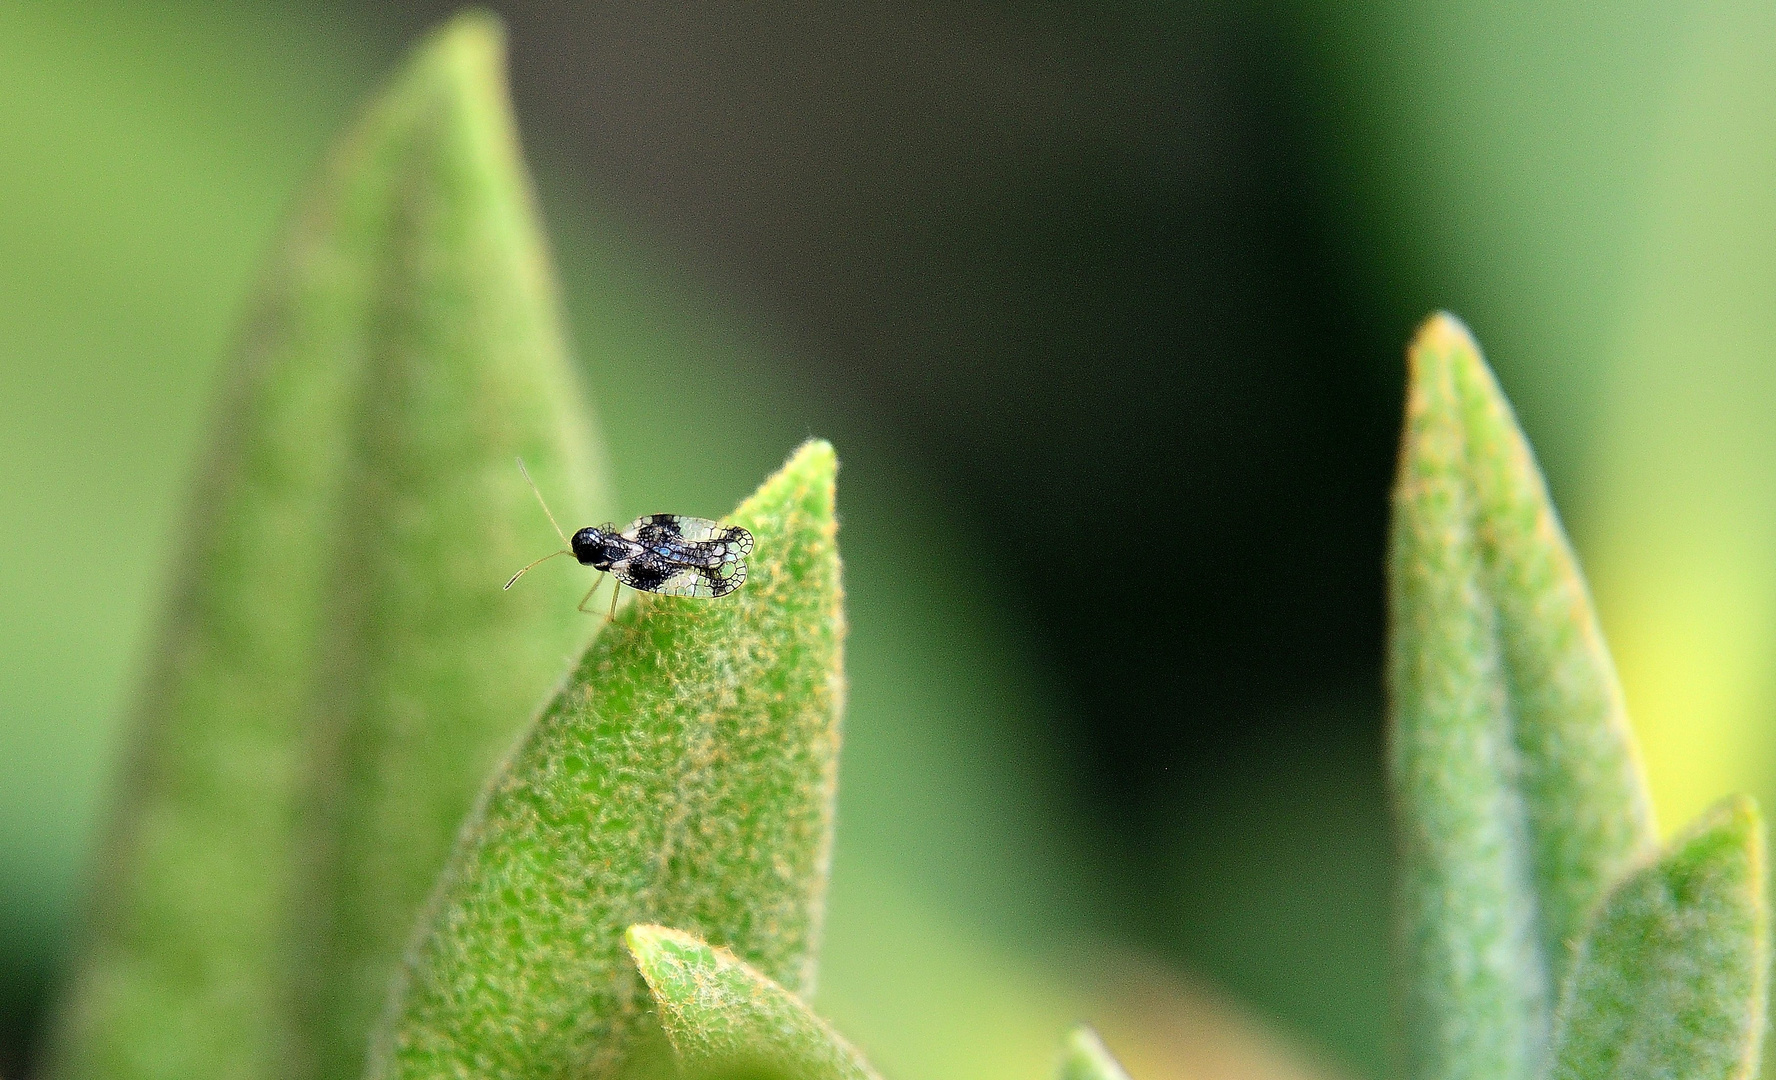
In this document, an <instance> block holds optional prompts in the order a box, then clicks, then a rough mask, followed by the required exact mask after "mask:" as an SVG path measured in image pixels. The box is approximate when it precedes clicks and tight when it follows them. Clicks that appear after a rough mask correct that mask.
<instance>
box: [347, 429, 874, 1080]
mask: <svg viewBox="0 0 1776 1080" xmlns="http://www.w3.org/2000/svg"><path fill="white" fill-rule="evenodd" d="M836 470H837V461H836V459H835V458H834V456H833V452H832V448H831V447H830V446H828V445H827V444H826V443H823V442H812V443H808V444H807V445H805V446H803V447H802V448H801V449H800V450H799V451H797V452H796V454H795V455H794V456H793V457H791V458H790V460H789V462H788V463H787V464H786V465H784V467H783V469H782V470H781V471H779V472H778V473H777V474H776V475H774V476H772V477H771V478H770V479H769V480H767V481H766V482H765V484H764V485H763V486H762V487H761V488H759V490H758V492H757V493H756V494H754V495H753V496H752V497H751V498H749V499H748V500H746V502H744V503H743V504H741V506H740V508H739V509H738V510H737V511H736V512H735V513H734V515H733V518H732V520H733V521H734V522H735V523H737V524H740V525H743V526H745V527H746V528H748V529H750V530H752V533H753V535H754V537H755V546H754V548H753V552H752V556H751V559H750V560H749V561H750V571H749V577H748V579H747V582H746V584H745V586H744V587H743V588H741V589H740V590H739V591H738V592H735V593H733V594H732V595H730V596H728V597H725V598H722V599H719V600H689V599H679V598H675V597H659V596H650V595H643V596H641V597H639V601H638V602H637V603H635V604H633V605H631V606H630V607H627V608H625V609H624V610H623V611H622V612H621V613H620V614H619V615H618V617H617V620H616V622H615V623H614V624H612V625H611V626H610V627H608V628H607V629H606V630H605V632H604V633H603V634H601V635H600V636H599V638H598V640H597V642H596V643H595V644H594V645H593V646H592V648H591V649H590V650H589V651H588V652H587V654H586V657H585V659H584V660H583V661H581V663H580V666H579V668H578V670H577V671H575V673H574V674H573V676H572V678H571V679H570V680H569V682H568V684H567V686H566V687H565V688H564V689H563V690H562V692H561V693H560V695H559V696H558V697H557V698H556V699H555V701H554V703H553V704H551V705H550V706H549V707H548V709H546V710H545V711H544V713H543V715H542V717H541V718H540V719H539V720H538V722H537V724H536V726H535V727H534V728H533V729H532V730H531V732H530V734H529V735H528V736H527V737H526V738H525V740H524V742H523V743H522V745H521V746H520V747H519V749H518V750H517V752H516V754H515V755H514V756H513V757H512V759H511V760H510V761H509V762H508V764H507V765H506V767H505V769H504V770H503V771H502V772H501V773H500V775H499V776H497V777H496V778H495V779H494V781H493V783H492V785H491V786H490V788H489V789H488V791H487V793H486V794H485V796H484V797H483V802H482V805H481V808H480V810H479V812H478V814H477V815H476V817H475V818H474V819H473V820H472V821H471V822H470V823H469V825H468V826H467V828H466V830H465V832H464V835H463V837H462V839H461V841H460V842H459V844H458V847H457V850H456V853H455V855H454V856H453V857H452V859H451V863H450V867H449V869H448V870H447V872H446V875H445V877H444V879H443V881H442V883H441V885H440V891H439V893H438V895H437V896H436V898H435V901H434V903H433V906H432V910H431V914H430V917H429V920H428V922H427V923H426V925H425V926H424V927H423V928H422V930H421V934H420V936H419V937H418V939H417V940H416V941H415V943H414V946H413V950H412V953H411V957H412V959H411V962H410V965H409V968H408V971H407V974H406V981H405V983H404V985H403V987H402V989H401V992H400V995H399V997H398V999H397V1001H396V1003H395V1007H394V1009H393V1011H392V1013H391V1015H390V1016H389V1018H388V1026H387V1029H386V1031H385V1032H384V1035H383V1036H382V1037H381V1038H380V1039H379V1040H378V1047H377V1050H376V1052H375V1054H374V1065H373V1070H372V1075H373V1076H378V1077H395V1076H400V1077H428V1078H429V1077H434V1076H450V1075H474V1076H479V1077H488V1078H495V1077H511V1078H518V1077H543V1076H565V1075H568V1074H570V1073H571V1074H572V1075H575V1076H578V1077H588V1078H599V1077H606V1076H612V1075H615V1073H616V1071H617V1070H618V1069H619V1068H620V1067H621V1066H622V1064H623V1063H624V1061H625V1060H626V1059H627V1058H628V1057H630V1056H631V1054H632V1052H633V1050H634V1047H635V1045H636V1043H635V1039H636V1037H637V1036H638V1034H640V1033H642V1032H643V1031H644V1030H645V1028H646V1025H647V1023H648V1022H649V1021H648V1011H647V1010H646V1008H645V1000H646V998H645V994H644V993H643V992H642V990H641V987H640V985H639V984H638V982H637V978H638V977H637V975H636V972H635V967H634V965H633V964H632V963H631V962H630V961H629V959H628V957H627V956H626V955H625V953H624V949H623V940H622V939H623V932H624V931H625V930H626V929H627V928H628V927H630V926H632V925H634V924H636V923H643V922H652V923H669V924H671V925H675V926H682V927H685V928H687V929H689V930H692V931H694V932H695V933H697V934H699V935H701V936H702V937H704V938H706V939H707V940H710V941H714V942H717V943H720V944H723V945H725V946H727V947H728V948H731V949H733V950H734V952H735V953H736V954H738V955H739V956H740V957H741V958H742V959H744V960H745V961H746V962H747V963H749V964H752V965H753V966H754V967H757V968H758V969H759V970H760V971H762V972H764V973H765V974H766V975H767V976H769V977H770V978H773V979H775V980H777V981H778V982H780V983H782V984H783V985H785V986H787V987H789V988H790V989H791V990H792V991H794V992H798V993H806V992H807V991H808V990H809V989H810V988H811V985H812V982H813V974H814V949H815V945H816V941H817V938H818V933H819V927H820V914H821V903H822V899H823V897H824V895H825V888H826V876H827V869H828V865H829V860H830V851H831V845H832V814H833V795H834V784H835V782H836V769H837V763H838V740H839V726H838V725H839V711H840V706H841V702H842V699H843V691H844V675H843V667H842V654H841V644H842V639H843V636H844V616H843V612H842V605H841V599H842V598H841V593H840V587H839V557H838V547H837V543H836V522H835V519H834V517H833V480H834V476H835V473H836Z"/></svg>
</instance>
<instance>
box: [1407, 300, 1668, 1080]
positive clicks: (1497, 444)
mask: <svg viewBox="0 0 1776 1080" xmlns="http://www.w3.org/2000/svg"><path fill="white" fill-rule="evenodd" d="M1409 361H1410V364H1409V375H1408V387H1407V406H1406V425H1405V435H1404V438H1403V440H1402V445H1401V451H1400V466H1399V475H1398V480H1397V484H1396V487H1395V490H1394V505H1393V530H1392V537H1391V551H1390V555H1389V565H1388V579H1389V606H1390V620H1391V626H1390V641H1389V661H1388V678H1389V690H1390V709H1391V717H1390V735H1389V743H1390V745H1389V755H1390V761H1389V764H1390V772H1391V782H1392V786H1393V791H1394V809H1395V818H1396V827H1397V830H1398V834H1399V845H1400V859H1399V863H1400V874H1401V879H1400V887H1399V894H1398V895H1399V900H1400V936H1401V950H1402V954H1401V964H1400V975H1401V979H1402V982H1403V986H1402V991H1403V1001H1404V1010H1403V1017H1402V1020H1403V1023H1404V1032H1403V1035H1404V1041H1405V1047H1406V1064H1407V1075H1408V1077H1409V1078H1410V1080H1467V1078H1474V1080H1482V1078H1484V1080H1527V1078H1529V1077H1533V1076H1538V1075H1540V1074H1541V1073H1542V1071H1543V1070H1545V1068H1546V1065H1547V1060H1548V1058H1547V1054H1548V1039H1549V1032H1550V1029H1551V1025H1552V1018H1553V1011H1554V999H1555V993H1554V988H1555V987H1557V986H1559V985H1560V983H1561V980H1562V978H1563V977H1564V974H1565V970H1566V968H1567V966H1568V964H1569V963H1570V959H1569V957H1570V944H1569V943H1570V942H1572V941H1573V940H1575V939H1576V938H1577V937H1578V935H1579V933H1580V931H1581V930H1582V928H1583V925H1584V920H1585V917H1586V916H1587V914H1588V913H1589V911H1590V909H1591V908H1592V907H1593V906H1594V905H1595V904H1596V903H1597V902H1598V901H1599V900H1601V899H1602V897H1603V894H1604V892H1605V891H1606V890H1607V889H1608V888H1609V887H1610V886H1611V885H1612V884H1613V883H1614V882H1615V881H1616V879H1617V878H1618V877H1619V876H1620V875H1621V874H1622V873H1623V872H1625V871H1626V870H1627V869H1628V867H1630V866H1631V865H1633V864H1635V863H1636V862H1638V861H1640V860H1642V859H1644V858H1645V857H1646V856H1647V855H1648V854H1649V853H1650V852H1651V850H1652V849H1653V845H1654V843H1655V833H1654V826H1653V818H1652V812H1651V809H1650V807H1649V805H1648V800H1647V796H1646V793H1645V790H1644V784H1643V782H1642V780H1641V776H1640V770H1639V765H1638V762H1637V760H1636V757H1635V751H1634V747H1633V740H1632V737H1631V735H1630V732H1629V729H1628V724H1627V720H1626V717H1625V715H1624V712H1623V708H1622V700H1621V693H1620V691H1619V690H1618V688H1617V684H1616V679H1615V674H1614V671H1613V669H1612V667H1611V664H1610V660H1609V656H1608V653H1607V651H1606V650H1605V648H1604V645H1603V641H1602V638H1601V636H1600V634H1599V632H1598V628H1597V621H1596V617H1595V615H1594V614H1593V612H1592V608H1591V602H1590V598H1589V596H1588V594H1587V592H1586V589H1585V584H1584V581H1583V579H1582V578H1581V577H1580V574H1579V570H1578V567H1577V565H1576V563H1575V561H1574V559H1573V555H1572V552H1571V550H1570V548H1569V547H1568V545H1567V542H1566V538H1565V536H1564V534H1563V533H1562V531H1561V528H1560V524H1559V521H1558V520H1557V518H1556V517H1555V514H1554V509H1553V507H1552V505H1551V504H1550V502H1549V499H1548V493H1547V490H1546V488H1545V487H1544V485H1543V483H1542V479H1541V475H1540V473H1539V471H1538V470H1537V468H1536V465H1535V461H1534V459H1533V457H1532V455H1531V454H1530V450H1529V446H1528V444H1527V443H1526V442H1525V441H1524V438H1523V435H1522V433H1521V432H1520V431H1519V430H1518V427H1517V424H1516V421H1515V419H1514V418H1513V416H1512V414H1511V409H1510V407H1509V406H1508V405H1507V404H1506V403H1505V400H1504V396H1503V395H1502V394H1501V393H1500V392H1499V388H1498V385H1497V384H1496V383H1495V382H1494V381H1493V378H1492V374H1491V372H1489V371H1488V370H1487V368H1486V365H1485V363H1484V362H1483V361H1482V360H1481V358H1480V353H1479V350H1478V348H1477V347H1476V346H1475V345H1474V342H1473V339H1472V338H1470V337H1469V336H1468V333H1467V330H1466V329H1465V328H1464V327H1463V326H1462V325H1461V324H1460V323H1459V322H1457V321H1456V320H1455V319H1453V318H1451V317H1450V316H1448V315H1438V316H1435V317H1434V318H1432V319H1431V320H1430V321H1429V322H1428V323H1426V325H1425V326H1424V328H1423V329H1422V330H1421V331H1420V332H1419V334H1418V336H1417V338H1416V340H1414V342H1413V343H1412V347H1411V349H1410V354H1409Z"/></svg>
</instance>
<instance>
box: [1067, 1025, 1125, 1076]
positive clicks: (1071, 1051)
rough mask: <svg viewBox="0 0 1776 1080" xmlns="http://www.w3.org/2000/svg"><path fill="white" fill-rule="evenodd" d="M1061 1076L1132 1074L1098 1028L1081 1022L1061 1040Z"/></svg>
mask: <svg viewBox="0 0 1776 1080" xmlns="http://www.w3.org/2000/svg"><path fill="white" fill-rule="evenodd" d="M1060 1080H1129V1075H1128V1073H1127V1072H1126V1071H1125V1070H1124V1069H1123V1067H1122V1063H1121V1062H1120V1061H1117V1060H1116V1058H1115V1057H1114V1056H1113V1055H1112V1054H1111V1053H1110V1048H1109V1047H1107V1046H1105V1045H1104V1040H1103V1039H1101V1038H1099V1037H1098V1033H1097V1031H1096V1030H1095V1029H1093V1028H1092V1026H1091V1025H1090V1024H1080V1025H1079V1026H1078V1027H1076V1028H1074V1029H1073V1030H1072V1031H1069V1032H1067V1038H1066V1039H1065V1040H1064V1041H1063V1042H1062V1043H1061V1068H1060Z"/></svg>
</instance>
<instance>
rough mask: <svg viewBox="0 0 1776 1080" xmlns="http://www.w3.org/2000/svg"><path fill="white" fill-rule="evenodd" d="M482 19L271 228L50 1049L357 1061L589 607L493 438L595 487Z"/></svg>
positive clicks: (416, 63)
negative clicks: (271, 249)
mask: <svg viewBox="0 0 1776 1080" xmlns="http://www.w3.org/2000/svg"><path fill="white" fill-rule="evenodd" d="M500 64H501V45H500V34H499V31H498V29H497V27H495V26H493V25H491V24H490V23H489V22H488V21H487V20H485V19H482V18H467V19H461V20H458V21H456V22H454V23H452V24H451V25H450V26H449V27H448V28H447V29H446V30H444V31H443V32H442V33H440V34H439V35H438V36H436V37H435V38H433V39H432V40H431V41H430V42H428V43H427V44H425V45H424V46H423V47H422V48H420V49H419V50H418V52H417V54H416V55H415V57H414V58H413V60H412V61H411V62H410V63H409V65H408V66H407V68H406V70H405V71H403V72H402V73H401V74H400V75H399V76H398V77H397V78H396V79H395V80H394V81H393V82H392V84H391V85H390V86H389V87H388V88H387V89H386V90H385V91H384V92H383V93H382V94H381V95H380V96H379V97H378V98H377V99H376V100H375V101H374V102H373V103H372V105H371V106H370V107H369V108H368V109H367V111H366V112H365V113H364V115H363V116H362V118H361V119H360V120H359V121H358V123H357V124H356V125H355V127H354V128H353V129H352V130H351V131H350V132H349V133H348V134H347V135H346V136H345V137H344V138H343V139H342V140H341V142H340V143H339V144H338V145H337V147H336V148H335V149H334V150H333V152H332V154H331V155H330V157H329V159H328V161H327V163H326V165H325V167H324V168H323V170H322V172H321V174H320V176H319V177H318V179H317V181H316V183H315V187H314V189H313V190H312V191H311V192H310V193H309V194H308V196H307V197H306V198H305V199H304V200H303V201H302V203H301V205H300V207H299V209H298V212H297V213H296V215H295V217H294V220H293V221H292V223H291V226H290V228H289V230H288V232H287V235H286V236H285V238H284V240H283V243H282V246H281V247H280V249H279V250H278V251H277V253H276V254H275V256H274V258H273V259H272V261H271V265H270V267H269V272H268V273H267V275H266V277H265V280H264V282H263V284H262V287H261V290H260V294H259V298H258V300H257V302H256V303H255V305H254V309H253V312H252V315H251V318H250V319H249V320H248V322H247V325H246V328H245V332H244V333H243V334H242V336H241V339H240V344H239V349H238V356H237V359H236V363H235V365H234V384H233V387H232V389H231V391H230V392H229V393H228V394H227V396H226V398H225V400H224V402H223V404H222V412H221V415H220V431H219V435H218V439H217V443H216V446H215V448H214V449H213V451H212V452H211V454H210V458H209V463H208V467H207V469H206V470H205V472H204V474H203V478H202V483H201V486H200V487H199V489H198V491H197V508H196V510H197V513H196V520H195V522H194V525H193V528H192V531H191V539H190V540H189V542H188V546H187V552H186V558H185V571H184V575H183V580H182V584H181V585H180V587H179V589H178V592H177V594H176V596H175V598H174V601H173V604H172V610H171V619H170V622H169V624H168V625H167V626H166V627H165V629H164V630H163V633H162V635H161V648H160V652H159V655H158V659H157V663H156V665H155V667H154V670H153V676H152V679H151V680H150V684H149V688H148V693H147V695H146V699H145V702H144V705H143V707H142V709H141V715H140V717H139V733H138V735H137V738H136V744H135V747H134V754H133V757H132V760H131V762H130V765H129V776H128V784H127V787H126V789H125V792H124V794H123V797H122V798H121V799H120V801H119V802H118V804H117V806H116V807H115V812H114V816H113V823H112V826H111V837H110V841H109V845H108V847H107V849H106V851H105V853H104V857H103V859H102V860H101V862H100V864H99V870H100V882H99V885H98V888H97V894H96V895H97V903H96V904H95V905H94V908H93V911H92V920H91V928H90V930H89V932H88V935H87V940H86V945H85V948H84V949H83V951H82V955H81V957H80V959H79V961H78V964H77V967H76V969H75V973H74V978H73V982H72V985H71V986H70V987H69V989H68V991H67V993H66V994H65V1000H64V1002H63V1008H62V1014H61V1018H60V1023H59V1025H58V1031H57V1035H56V1038H55V1040H54V1046H53V1049H52V1054H51V1059H52V1063H51V1066H50V1068H49V1071H48V1075H50V1076H52V1077H58V1078H68V1080H72V1078H86V1077H92V1078H100V1077H103V1078H124V1080H128V1078H136V1077H143V1078H147V1077H153V1078H162V1077H164V1078H167V1080H173V1078H178V1080H201V1078H203V1077H218V1078H220V1077H227V1078H229V1080H251V1078H254V1077H269V1076H273V1075H275V1076H278V1077H280V1078H291V1077H307V1076H327V1077H345V1076H355V1075H358V1074H360V1073H361V1071H362V1068H363V1060H364V1052H365V1048H366V1046H367V1044H368V1038H369V1033H370V1030H371V1028H372V1027H373V1025H374V1023H375V1020H376V1018H377V1016H378V1015H379V1013H380V1010H381V1007H382V1004H383V1003H384V1001H385V1000H386V998H387V993H388V986H389V985H390V983H391V982H392V980H393V978H394V976H395V974H396V973H397V971H398V969H399V958H400V954H401V949H402V946H403V945H404V944H405V941H406V939H407V935H408V934H409V932H410V930H411V926H412V923H413V920H414V918H415V917H416V915H417V912H418V909H419V908H420V906H421V905H422V904H423V901H424V898H425V896H426V894H427V892H428V891H429V889H430V887H431V885H432V883H433V882H434V881H435V880H436V877H437V874H438V872H439V870H440V869H441V868H442V866H443V865H444V862H445V859H446V857H447V855H448V852H449V849H450V844H451V842H452V840H453V838H454V836H455V834H456V831H457V828H458V827H459V825H460V823H461V819H462V818H463V816H464V815H465V814H466V813H467V811H468V809H469V807H470V806H471V805H472V802H473V799H474V795H475V793H476V792H477V791H478V790H479V788H480V786H481V784H482V783H483V782H484V781H485V778H486V776H487V774H488V772H489V771H490V770H491V769H492V768H493V766H494V764H495V763H496V762H497V761H498V759H499V756H500V755H501V753H503V752H504V751H505V749H506V748H507V747H508V746H509V745H510V743H511V741H512V740H513V739H514V738H515V737H516V734H517V732H518V731H519V730H520V729H521V728H522V726H523V724H524V722H525V720H526V719H527V718H528V717H529V716H530V715H531V714H533V712H534V711H535V709H536V708H537V707H538V706H539V705H540V704H541V702H542V700H543V698H544V697H545V696H546V695H547V693H548V690H549V688H550V686H551V685H552V684H554V683H555V682H556V681H557V680H558V679H559V678H560V676H561V674H562V673H563V672H564V671H565V670H567V668H568V666H569V665H570V663H571V659H572V657H573V655H574V654H575V653H576V652H577V650H578V649H579V648H580V647H581V646H582V645H583V644H584V642H585V640H586V638H587V636H588V635H589V634H590V633H591V632H592V631H593V629H594V628H595V626H596V621H595V620H589V619H587V618H586V617H585V616H582V615H579V614H578V613H576V612H574V610H573V605H574V599H573V598H574V596H575V595H577V594H576V593H575V591H574V590H575V589H576V586H577V582H576V581H574V580H572V579H570V577H569V576H566V575H561V576H557V577H555V578H551V579H546V580H544V581H539V582H537V583H535V584H534V585H533V587H532V588H530V589H528V590H526V591H524V592H522V593H519V592H513V593H511V594H502V593H501V592H500V585H501V584H502V583H503V582H504V580H505V578H506V577H507V576H508V575H509V574H510V573H511V572H512V570H513V569H514V568H515V567H516V566H518V565H521V564H522V562H523V561H525V560H526V559H528V558H530V557H532V556H533V555H535V554H539V553H541V552H546V551H548V550H549V549H550V548H551V547H554V546H556V544H557V543H558V542H557V540H556V538H555V537H554V535H553V534H552V532H551V530H550V529H549V527H548V524H547V522H546V520H545V519H544V518H543V517H542V516H541V514H540V512H539V511H538V510H537V508H536V506H535V504H534V502H533V501H532V499H531V495H530V492H529V491H528V490H527V489H526V488H525V486H524V484H523V481H522V478H521V477H520V476H519V475H518V473H517V471H516V469H515V468H514V467H513V464H512V459H513V456H514V454H518V453H522V454H523V455H524V456H525V457H526V459H527V460H529V461H530V463H531V464H532V466H533V469H534V471H535V473H536V475H537V478H538V480H539V481H540V482H541V483H542V484H543V485H544V486H545V487H546V489H548V490H550V491H552V492H554V493H556V494H557V497H558V498H559V500H560V501H561V503H562V504H563V505H564V507H572V508H574V509H575V510H578V511H580V512H583V513H594V512H597V511H599V510H601V509H603V506H602V504H601V503H600V502H598V501H597V497H596V495H597V492H598V489H599V484H598V482H597V480H596V469H595V463H594V455H593V453H592V451H591V434H590V429H589V424H588V420H587V417H586V413H585V408H584V405H583V403H582V399H581V395H580V391H579V389H578V387H577V385H576V383H575V380H574V378H573V377H572V372H571V369H570V367H569V365H568V363H567V361H566V357H565V353H564V346H563V337H562V331H561V327H560V324H559V320H558V316H557V311H556V303H555V297H554V291H553V286H552V284H551V280H550V271H549V268H548V265H547V260H546V258H545V254H544V251H543V249H542V244H541V241H540V238H539V231H538V228H537V225H536V222H535V218H534V213H533V210H532V206H531V202H530V196H529V193H528V190H527V187H526V182H525V179H524V176H523V174H522V170H521V167H520V164H519V160H518V154H517V149H516V146H515V143H514V139H513V133H512V124H511V118H510V117H509V115H508V113H507V106H506V101H505V93H504V87H503V82H502V77H501V73H500Z"/></svg>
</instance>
